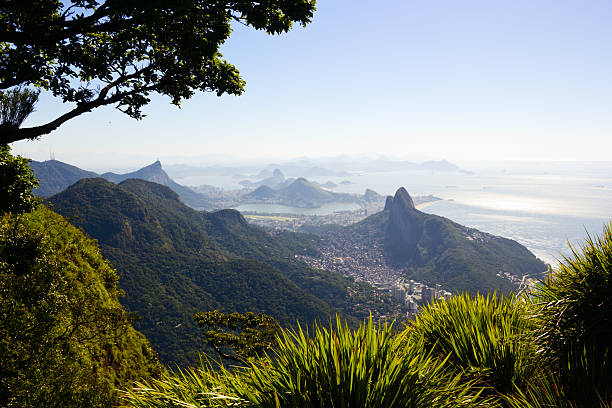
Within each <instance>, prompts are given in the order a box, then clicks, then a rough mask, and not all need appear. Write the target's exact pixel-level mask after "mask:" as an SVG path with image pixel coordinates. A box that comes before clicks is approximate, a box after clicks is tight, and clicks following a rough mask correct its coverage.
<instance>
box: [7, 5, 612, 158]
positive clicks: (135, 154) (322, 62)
mask: <svg viewBox="0 0 612 408" xmlns="http://www.w3.org/2000/svg"><path fill="white" fill-rule="evenodd" d="M610 21H612V1H610V0H601V1H596V0H581V1H576V0H554V1H552V0H494V1H492V0H461V1H457V0H420V1H417V0H319V1H318V10H317V13H316V15H315V18H314V22H313V23H312V24H310V25H309V26H308V27H306V28H305V29H302V28H300V27H297V28H296V29H294V30H293V31H292V32H291V33H289V34H285V35H282V36H277V37H272V36H268V35H265V34H263V33H260V32H256V31H254V30H252V29H247V28H244V27H241V26H237V27H236V28H235V31H234V33H233V35H232V37H231V39H230V40H229V41H228V42H227V44H225V46H224V47H223V54H224V56H225V57H226V59H228V60H229V61H230V62H231V63H233V64H235V65H236V66H237V67H238V68H239V69H240V71H241V73H242V75H243V77H244V79H245V80H246V81H247V87H246V92H245V94H244V95H243V96H240V97H222V98H218V97H216V96H215V95H214V94H199V95H197V96H196V97H194V98H193V99H191V100H189V101H186V102H185V103H184V104H183V106H182V108H181V109H177V108H176V107H174V106H173V105H170V104H169V102H168V100H167V99H165V98H161V97H154V99H153V102H152V103H151V104H150V105H149V106H148V107H146V108H145V113H146V114H147V115H148V116H147V117H146V118H145V119H144V120H142V121H134V120H132V119H129V118H128V117H126V116H125V115H123V114H121V113H120V112H118V111H116V110H114V109H113V108H110V107H107V108H100V109H97V110H95V111H94V112H92V113H89V114H85V115H82V116H81V117H79V118H77V119H74V120H72V121H70V122H68V123H67V124H65V125H63V126H62V127H61V128H60V129H59V130H58V131H56V132H54V133H52V134H50V135H47V136H45V137H43V138H42V139H41V140H39V141H35V142H20V143H16V144H14V148H15V151H16V152H17V153H21V154H24V155H26V156H30V157H33V158H34V159H38V160H41V159H47V158H48V157H49V152H50V151H52V152H54V153H55V156H56V158H57V159H58V160H64V161H69V162H72V163H75V164H80V165H81V166H83V167H85V168H101V167H103V165H105V164H108V165H109V166H111V165H112V166H116V165H117V163H118V162H120V161H121V160H133V161H134V163H133V165H134V167H138V166H139V165H141V164H146V163H149V162H151V161H153V160H155V159H156V158H161V159H162V160H166V162H179V161H187V160H188V158H183V156H189V157H191V158H192V159H190V160H191V161H192V162H193V161H196V158H203V159H201V161H202V164H206V163H204V162H205V161H206V160H208V159H209V158H210V157H211V156H240V157H248V158H265V157H273V158H275V159H277V158H281V157H287V158H288V157H297V156H313V157H314V156H332V155H337V154H343V153H347V154H360V153H379V154H385V155H391V156H394V157H402V158H413V159H419V158H423V159H425V158H428V159H429V158H431V159H441V158H446V159H449V160H468V159H480V158H482V159H502V158H503V159H546V160H573V159H576V160H612V137H611V136H612V112H611V108H612V79H611V78H612V44H611V40H612V24H610ZM67 108H68V107H67V106H62V104H61V103H59V101H56V100H53V99H52V98H51V97H50V96H48V95H43V97H42V100H41V103H40V104H39V106H38V110H37V112H36V113H35V114H33V115H32V116H31V120H29V121H28V123H27V124H30V125H31V124H37V123H41V122H42V121H45V120H47V119H51V118H52V117H54V116H57V115H58V114H59V113H61V112H63V111H65V110H66V109H67ZM204 158H206V159H204ZM183 159H184V160H183ZM88 164H89V166H87V165H88Z"/></svg>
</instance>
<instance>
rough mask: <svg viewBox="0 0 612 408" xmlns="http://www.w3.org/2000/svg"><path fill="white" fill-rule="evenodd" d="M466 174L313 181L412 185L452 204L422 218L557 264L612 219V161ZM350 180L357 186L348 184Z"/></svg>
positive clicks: (492, 165)
mask: <svg viewBox="0 0 612 408" xmlns="http://www.w3.org/2000/svg"><path fill="white" fill-rule="evenodd" d="M461 167H462V168H463V169H465V170H468V171H469V172H470V173H460V172H431V171H385V172H382V171H380V172H365V171H358V170H357V171H352V172H351V174H350V176H341V177H314V178H312V179H313V180H315V181H318V182H321V183H324V182H326V181H333V182H335V183H336V184H338V187H337V188H335V189H334V191H337V192H346V193H355V194H363V193H364V191H365V189H366V188H370V189H373V190H374V191H376V192H378V193H379V194H384V195H392V194H394V192H395V191H396V190H397V188H399V187H400V186H404V187H406V189H407V190H408V192H409V193H410V194H411V195H427V194H433V195H435V196H438V197H440V198H443V199H444V201H439V202H435V203H432V204H429V205H426V206H425V207H424V208H422V211H424V212H428V213H431V214H436V215H440V216H443V217H447V218H450V219H451V220H453V221H455V222H458V223H460V224H463V225H467V226H470V227H474V228H477V229H479V230H482V231H485V232H489V233H491V234H494V235H500V236H504V237H507V238H512V239H515V240H517V241H518V242H520V243H521V244H523V245H525V246H527V247H528V248H529V249H530V250H531V251H532V252H534V253H535V254H536V255H537V256H538V257H540V258H541V259H542V260H544V261H546V262H549V263H551V264H553V265H554V264H556V262H557V260H558V259H560V258H561V256H562V255H570V254H571V251H570V248H569V246H568V242H570V243H572V244H575V245H580V244H581V243H582V242H583V241H584V239H585V237H586V234H587V232H588V233H590V234H592V235H597V234H601V232H602V229H603V226H604V224H605V223H607V222H609V221H610V217H611V216H612V163H610V162H583V163H581V162H548V163H546V162H545V163H538V162H489V163H487V162H471V163H461ZM344 180H348V181H350V182H351V183H350V184H341V183H340V182H341V181H344ZM189 181H190V182H191V183H187V184H194V182H196V181H199V182H202V183H204V182H208V183H210V184H216V185H218V186H220V187H224V188H230V189H231V188H238V187H240V186H239V185H238V184H237V182H238V181H239V180H238V179H235V178H231V177H215V178H214V179H211V178H207V179H199V180H196V179H193V178H191V179H190V180H187V179H185V180H182V182H189ZM179 182H181V181H179ZM346 209H349V208H346ZM284 212H290V209H285V210H284Z"/></svg>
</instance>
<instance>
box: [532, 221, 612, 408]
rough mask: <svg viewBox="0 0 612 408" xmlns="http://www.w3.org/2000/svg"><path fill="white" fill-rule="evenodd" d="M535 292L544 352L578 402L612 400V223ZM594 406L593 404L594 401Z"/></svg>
mask: <svg viewBox="0 0 612 408" xmlns="http://www.w3.org/2000/svg"><path fill="white" fill-rule="evenodd" d="M572 250H573V257H572V258H565V259H564V262H563V263H562V264H561V265H560V266H559V268H557V270H555V271H554V272H552V273H550V274H549V275H548V277H547V279H545V280H543V281H542V282H540V283H539V284H538V286H537V288H536V290H535V291H534V293H533V294H532V299H531V300H532V302H533V307H534V308H535V320H536V322H537V324H538V328H539V333H538V334H539V336H538V339H539V343H538V346H539V351H540V354H542V355H543V356H544V357H545V360H544V364H546V365H548V366H550V367H552V368H553V372H554V373H555V374H556V376H558V377H559V383H560V385H561V387H563V389H564V390H565V393H566V396H567V398H569V399H570V400H571V401H573V403H574V404H577V406H585V407H586V406H594V404H595V403H598V401H600V400H603V401H604V402H605V403H606V404H608V406H609V405H610V404H612V354H611V353H612V226H611V225H608V226H606V227H605V228H604V232H603V235H602V236H601V237H597V238H595V239H593V238H591V237H588V238H587V240H586V243H585V245H584V246H583V247H582V248H581V250H578V249H576V248H573V249H572ZM591 404H593V405H591Z"/></svg>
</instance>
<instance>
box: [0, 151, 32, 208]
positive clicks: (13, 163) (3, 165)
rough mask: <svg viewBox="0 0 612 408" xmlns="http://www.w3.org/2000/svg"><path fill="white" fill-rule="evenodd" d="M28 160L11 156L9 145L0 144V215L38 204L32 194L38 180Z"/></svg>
mask: <svg viewBox="0 0 612 408" xmlns="http://www.w3.org/2000/svg"><path fill="white" fill-rule="evenodd" d="M28 162H29V160H28V159H24V158H23V157H21V156H13V155H12V154H11V148H10V147H9V146H6V145H0V215H1V214H3V213H6V212H12V213H14V214H20V213H24V212H29V211H32V210H33V209H34V208H35V207H36V205H37V204H38V199H37V198H36V197H35V196H34V195H33V194H32V189H34V188H36V187H38V180H36V178H35V177H34V173H33V172H32V170H31V169H30V167H29V166H28Z"/></svg>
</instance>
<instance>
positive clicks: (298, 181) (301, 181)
mask: <svg viewBox="0 0 612 408" xmlns="http://www.w3.org/2000/svg"><path fill="white" fill-rule="evenodd" d="M294 183H300V184H306V183H308V180H306V179H305V178H304V177H299V178H298V179H297V180H295V181H294Z"/></svg>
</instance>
